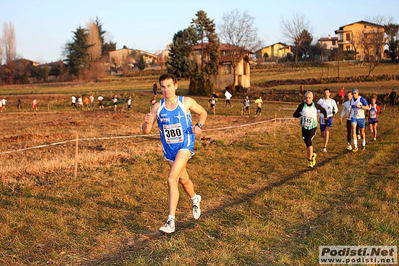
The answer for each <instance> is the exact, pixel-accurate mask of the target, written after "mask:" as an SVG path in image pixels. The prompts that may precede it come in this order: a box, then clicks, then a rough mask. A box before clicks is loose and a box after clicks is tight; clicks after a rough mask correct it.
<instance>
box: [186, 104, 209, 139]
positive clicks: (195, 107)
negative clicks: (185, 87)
mask: <svg viewBox="0 0 399 266" xmlns="http://www.w3.org/2000/svg"><path fill="white" fill-rule="evenodd" d="M184 105H185V106H186V108H187V109H189V110H190V111H191V112H193V113H196V114H198V115H199V118H198V122H197V124H201V125H204V124H205V121H206V118H207V117H208V113H207V112H206V110H205V109H204V108H203V107H202V106H201V105H199V104H198V103H197V102H196V101H195V100H194V99H192V98H190V97H184ZM201 132H202V129H201V128H200V127H199V126H194V127H193V133H196V134H200V133H201Z"/></svg>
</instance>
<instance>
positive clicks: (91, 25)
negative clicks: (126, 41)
mask: <svg viewBox="0 0 399 266" xmlns="http://www.w3.org/2000/svg"><path fill="white" fill-rule="evenodd" d="M86 27H87V30H88V34H87V44H88V45H90V47H89V48H88V54H89V59H90V61H96V60H98V59H100V57H101V51H102V50H101V49H102V42H101V38H100V34H99V33H98V27H97V24H96V23H95V22H94V21H93V20H92V19H90V20H89V22H88V23H87V25H86Z"/></svg>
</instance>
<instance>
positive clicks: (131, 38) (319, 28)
mask: <svg viewBox="0 0 399 266" xmlns="http://www.w3.org/2000/svg"><path fill="white" fill-rule="evenodd" d="M0 3H1V4H0V7H1V9H0V22H1V24H3V23H4V22H7V23H8V22H9V21H11V22H12V23H13V24H14V27H15V32H16V39H17V54H18V56H20V57H23V58H27V59H30V60H37V61H39V62H40V63H44V62H50V61H56V60H59V59H63V56H62V50H63V47H64V45H65V43H66V42H68V41H70V40H72V36H73V34H72V31H74V30H75V29H76V28H77V27H79V25H81V26H82V27H85V26H86V22H88V21H89V19H90V18H92V19H93V20H94V19H95V18H96V16H97V17H99V19H100V20H101V21H102V23H103V29H104V30H106V31H107V32H108V33H109V34H110V35H109V36H111V37H112V41H114V42H117V48H118V49H119V48H122V46H123V45H126V46H127V47H129V48H135V49H140V50H146V51H150V52H155V51H158V50H163V49H165V47H166V45H167V44H168V43H170V42H171V41H172V38H173V34H174V33H176V32H177V31H179V30H182V29H184V28H187V27H188V26H189V25H190V22H191V20H192V19H193V18H194V17H195V14H196V13H197V11H198V10H204V11H205V12H206V13H207V14H208V17H209V18H211V19H213V20H214V21H215V23H216V26H217V25H218V23H220V21H221V18H222V16H223V13H227V12H230V11H231V10H232V9H238V10H240V11H245V10H246V11H248V13H249V14H250V15H251V16H253V17H255V26H256V27H257V28H258V35H259V37H260V39H261V40H262V41H263V43H264V44H265V45H269V44H273V43H276V42H286V41H287V40H285V39H283V36H282V34H281V30H280V22H281V19H282V18H284V19H290V18H291V17H292V15H293V13H294V12H299V13H302V14H303V15H305V17H306V18H307V19H308V20H309V21H310V22H311V25H312V28H313V31H312V34H313V36H314V39H315V40H317V39H318V38H320V37H327V36H328V34H331V36H335V34H334V30H337V29H338V28H339V27H340V26H343V25H346V24H350V23H352V22H356V21H359V20H365V19H366V18H368V17H373V16H385V17H391V18H393V19H394V22H396V23H399V18H398V17H397V14H398V13H397V11H398V10H399V1H398V0H384V1H375V0H362V1H360V0H352V1H351V0H346V1H344V0H335V1H326V0H319V1H315V0H301V1H294V0H285V1H267V0H261V1H254V0H228V1H225V0H221V1H217V0H201V1H196V0H186V1H183V0H171V1H156V0H146V1H136V0H131V1H127V0H119V1H118V0H117V1H103V0H96V1H94V0H87V1H84V0H81V1H78V0H69V1H68V0H66V1H58V0H0ZM395 15H396V17H395Z"/></svg>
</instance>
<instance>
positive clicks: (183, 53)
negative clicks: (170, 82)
mask: <svg viewBox="0 0 399 266" xmlns="http://www.w3.org/2000/svg"><path fill="white" fill-rule="evenodd" d="M196 16H197V18H195V19H193V20H192V22H191V26H189V27H188V28H187V29H185V30H182V31H179V32H177V33H176V34H175V35H174V36H173V43H172V44H171V46H170V51H169V52H170V53H169V58H168V61H167V62H166V67H167V70H168V72H169V73H173V74H175V75H176V76H177V77H178V78H182V77H188V78H190V87H189V93H190V94H198V95H209V94H211V93H212V91H213V90H214V86H213V84H212V83H211V81H210V77H211V75H212V74H216V73H217V71H218V67H219V58H220V51H219V49H220V43H219V39H218V36H217V34H216V29H215V23H214V22H213V20H211V19H209V18H208V17H207V15H206V13H205V12H204V11H202V10H201V11H198V12H197V14H196ZM194 46H196V50H198V47H199V50H200V55H198V54H194V53H193V47H194Z"/></svg>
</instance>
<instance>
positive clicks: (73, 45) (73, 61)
mask: <svg viewBox="0 0 399 266" xmlns="http://www.w3.org/2000/svg"><path fill="white" fill-rule="evenodd" d="M73 34H74V36H73V41H72V42H70V43H67V44H66V48H65V50H66V51H65V52H66V57H67V59H65V61H66V62H67V64H68V66H69V69H70V73H71V74H73V75H75V76H79V74H80V73H81V71H82V70H83V69H86V68H88V67H89V66H90V61H89V54H88V49H89V47H90V45H89V44H87V30H86V29H84V28H82V27H81V26H79V28H77V29H76V31H74V32H73Z"/></svg>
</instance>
